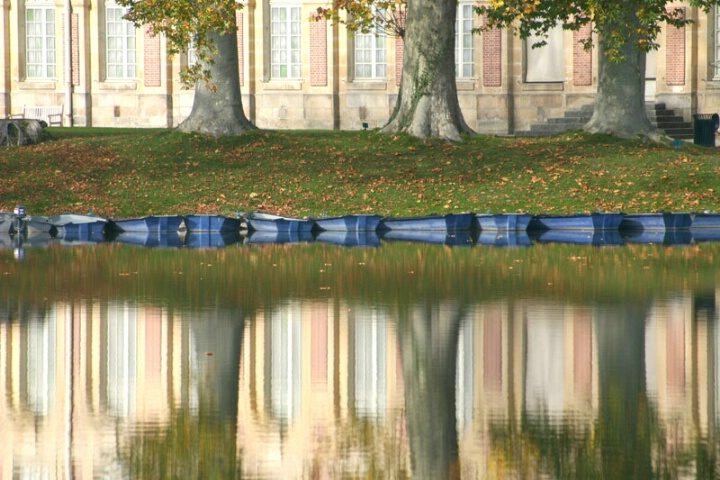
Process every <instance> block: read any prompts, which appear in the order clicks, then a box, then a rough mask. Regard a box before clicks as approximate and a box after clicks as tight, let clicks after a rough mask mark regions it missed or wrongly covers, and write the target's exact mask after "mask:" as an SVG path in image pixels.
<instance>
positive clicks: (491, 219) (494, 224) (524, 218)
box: [476, 213, 532, 232]
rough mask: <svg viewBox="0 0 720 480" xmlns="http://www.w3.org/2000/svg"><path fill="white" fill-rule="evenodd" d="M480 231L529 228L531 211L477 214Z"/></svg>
mask: <svg viewBox="0 0 720 480" xmlns="http://www.w3.org/2000/svg"><path fill="white" fill-rule="evenodd" d="M476 218H477V221H478V225H479V226H480V231H497V230H501V231H506V230H514V231H520V232H524V231H526V230H527V228H528V225H529V224H530V220H532V215H530V214H529V213H479V214H477V216H476Z"/></svg>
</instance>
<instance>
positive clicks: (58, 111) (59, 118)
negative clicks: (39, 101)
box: [10, 105, 63, 127]
mask: <svg viewBox="0 0 720 480" xmlns="http://www.w3.org/2000/svg"><path fill="white" fill-rule="evenodd" d="M10 118H30V119H34V120H43V121H45V122H47V124H48V126H59V127H62V123H63V105H53V106H49V107H41V106H37V105H23V111H22V113H14V114H12V115H10Z"/></svg>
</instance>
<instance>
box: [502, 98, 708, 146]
mask: <svg viewBox="0 0 720 480" xmlns="http://www.w3.org/2000/svg"><path fill="white" fill-rule="evenodd" d="M593 109H594V105H593V104H588V105H583V106H581V107H580V108H579V109H576V110H568V111H567V112H565V113H564V115H563V116H562V117H553V118H548V119H547V120H545V122H544V123H536V124H533V125H531V126H530V130H525V131H518V132H515V135H517V136H547V135H556V134H559V133H562V132H566V131H568V130H579V129H581V128H582V127H583V126H584V125H585V124H586V123H587V122H589V121H590V118H592V114H593ZM646 109H647V115H648V119H649V120H650V122H651V123H652V124H653V126H655V127H656V128H658V129H659V130H662V131H663V132H665V134H666V135H668V136H669V137H673V138H679V139H688V138H690V139H692V138H693V133H694V131H693V125H692V123H689V122H686V121H685V120H684V119H683V117H681V116H679V115H677V114H676V113H675V111H674V110H672V109H668V108H666V106H665V103H654V102H648V103H646Z"/></svg>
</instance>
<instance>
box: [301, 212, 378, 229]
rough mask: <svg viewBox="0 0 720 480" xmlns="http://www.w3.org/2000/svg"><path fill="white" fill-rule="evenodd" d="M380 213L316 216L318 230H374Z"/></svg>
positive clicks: (376, 227)
mask: <svg viewBox="0 0 720 480" xmlns="http://www.w3.org/2000/svg"><path fill="white" fill-rule="evenodd" d="M381 220H382V217H381V216H380V215H343V216H341V217H323V218H316V219H315V224H316V225H317V226H318V228H319V229H320V230H323V231H330V232H374V231H376V230H377V229H378V227H379V226H380V221H381Z"/></svg>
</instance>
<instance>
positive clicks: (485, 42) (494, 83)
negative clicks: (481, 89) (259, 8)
mask: <svg viewBox="0 0 720 480" xmlns="http://www.w3.org/2000/svg"><path fill="white" fill-rule="evenodd" d="M486 22H487V19H485V18H483V23H486ZM480 38H481V39H482V56H483V65H482V67H483V68H482V81H483V86H485V87H499V86H501V85H502V32H501V31H500V30H499V29H497V28H493V29H492V30H489V31H487V32H483V33H482V36H481V37H480Z"/></svg>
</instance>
